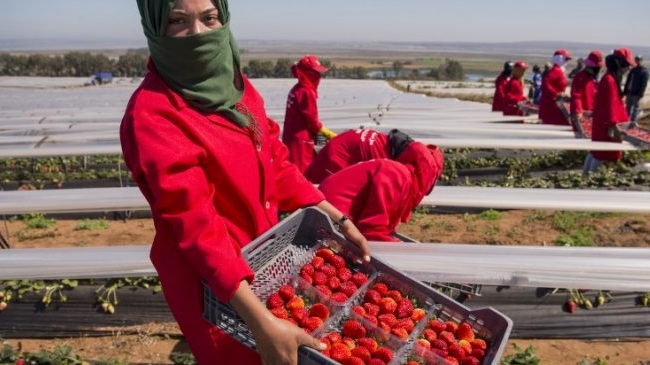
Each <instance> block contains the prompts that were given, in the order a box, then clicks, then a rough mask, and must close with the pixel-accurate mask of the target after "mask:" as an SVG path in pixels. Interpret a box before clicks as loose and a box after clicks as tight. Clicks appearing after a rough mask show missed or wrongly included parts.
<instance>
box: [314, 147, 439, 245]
mask: <svg viewBox="0 0 650 365" xmlns="http://www.w3.org/2000/svg"><path fill="white" fill-rule="evenodd" d="M400 160H402V161H400ZM403 161H408V163H406V162H403ZM443 162H444V161H443V155H442V152H441V151H440V150H439V149H438V148H437V147H435V146H425V145H423V144H422V143H419V142H413V143H411V144H409V145H408V147H406V149H405V150H404V151H403V152H402V153H401V154H400V156H399V158H398V160H390V159H375V160H370V161H364V162H359V163H357V164H355V165H351V166H348V167H346V168H344V169H342V170H340V171H339V172H337V173H335V174H333V175H330V176H329V177H327V178H326V179H325V180H323V182H322V183H321V184H320V186H319V189H320V190H321V191H322V192H323V193H324V194H325V197H326V198H327V200H328V201H329V202H330V203H332V205H334V206H335V207H337V208H338V209H339V210H341V211H342V212H343V213H345V214H347V215H349V216H350V217H351V218H352V221H353V222H354V224H355V225H356V226H357V228H358V229H359V231H360V232H361V233H362V234H363V235H364V236H365V237H366V238H367V239H368V240H373V241H384V242H398V241H399V239H397V238H396V237H395V236H394V235H393V233H394V232H395V229H396V228H397V225H398V224H399V223H400V222H408V220H409V219H410V217H411V212H412V211H413V209H415V207H417V206H418V204H419V203H420V202H421V201H422V198H424V196H425V195H427V194H429V193H430V192H431V190H432V189H433V186H434V185H435V183H436V180H437V179H438V177H440V174H442V170H443Z"/></svg>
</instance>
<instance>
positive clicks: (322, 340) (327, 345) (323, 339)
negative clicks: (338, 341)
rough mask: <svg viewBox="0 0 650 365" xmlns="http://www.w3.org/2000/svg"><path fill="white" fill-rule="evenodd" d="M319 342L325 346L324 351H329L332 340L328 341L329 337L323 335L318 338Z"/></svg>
mask: <svg viewBox="0 0 650 365" xmlns="http://www.w3.org/2000/svg"><path fill="white" fill-rule="evenodd" d="M320 342H322V343H324V344H325V346H326V347H325V350H324V351H327V352H329V350H330V349H331V348H332V342H331V341H330V339H329V338H327V337H323V338H320Z"/></svg>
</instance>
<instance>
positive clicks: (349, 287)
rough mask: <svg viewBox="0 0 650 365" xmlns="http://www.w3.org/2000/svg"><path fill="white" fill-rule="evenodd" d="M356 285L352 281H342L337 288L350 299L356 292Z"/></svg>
mask: <svg viewBox="0 0 650 365" xmlns="http://www.w3.org/2000/svg"><path fill="white" fill-rule="evenodd" d="M357 289H358V288H357V285H356V284H355V283H354V282H353V281H349V280H348V281H344V282H342V283H341V286H340V287H339V290H340V291H341V292H343V293H345V295H347V296H348V297H351V296H352V295H353V294H354V293H356V292H357Z"/></svg>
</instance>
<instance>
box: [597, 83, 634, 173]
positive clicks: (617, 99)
mask: <svg viewBox="0 0 650 365" xmlns="http://www.w3.org/2000/svg"><path fill="white" fill-rule="evenodd" d="M629 120H630V117H629V116H628V114H627V111H626V110H625V105H624V104H623V98H622V97H621V95H619V92H618V85H617V84H616V79H614V76H613V75H612V74H611V73H609V72H608V73H606V74H605V75H604V76H603V78H602V79H601V80H600V82H599V83H598V90H597V91H596V97H595V99H594V111H593V122H592V124H591V140H592V141H604V142H620V140H619V139H616V138H611V137H609V136H608V135H607V132H608V130H609V129H610V128H613V127H615V126H616V124H618V123H623V122H627V121H629ZM591 154H592V155H593V156H594V158H596V159H597V160H601V161H618V160H620V159H621V157H623V152H621V151H591Z"/></svg>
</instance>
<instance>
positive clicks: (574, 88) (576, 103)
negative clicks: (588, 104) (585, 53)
mask: <svg viewBox="0 0 650 365" xmlns="http://www.w3.org/2000/svg"><path fill="white" fill-rule="evenodd" d="M584 87H585V85H584V82H583V78H582V77H581V74H578V75H576V77H574V78H573V81H572V82H571V114H581V113H582V112H583V111H584V108H583V106H582V95H583V93H584Z"/></svg>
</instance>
